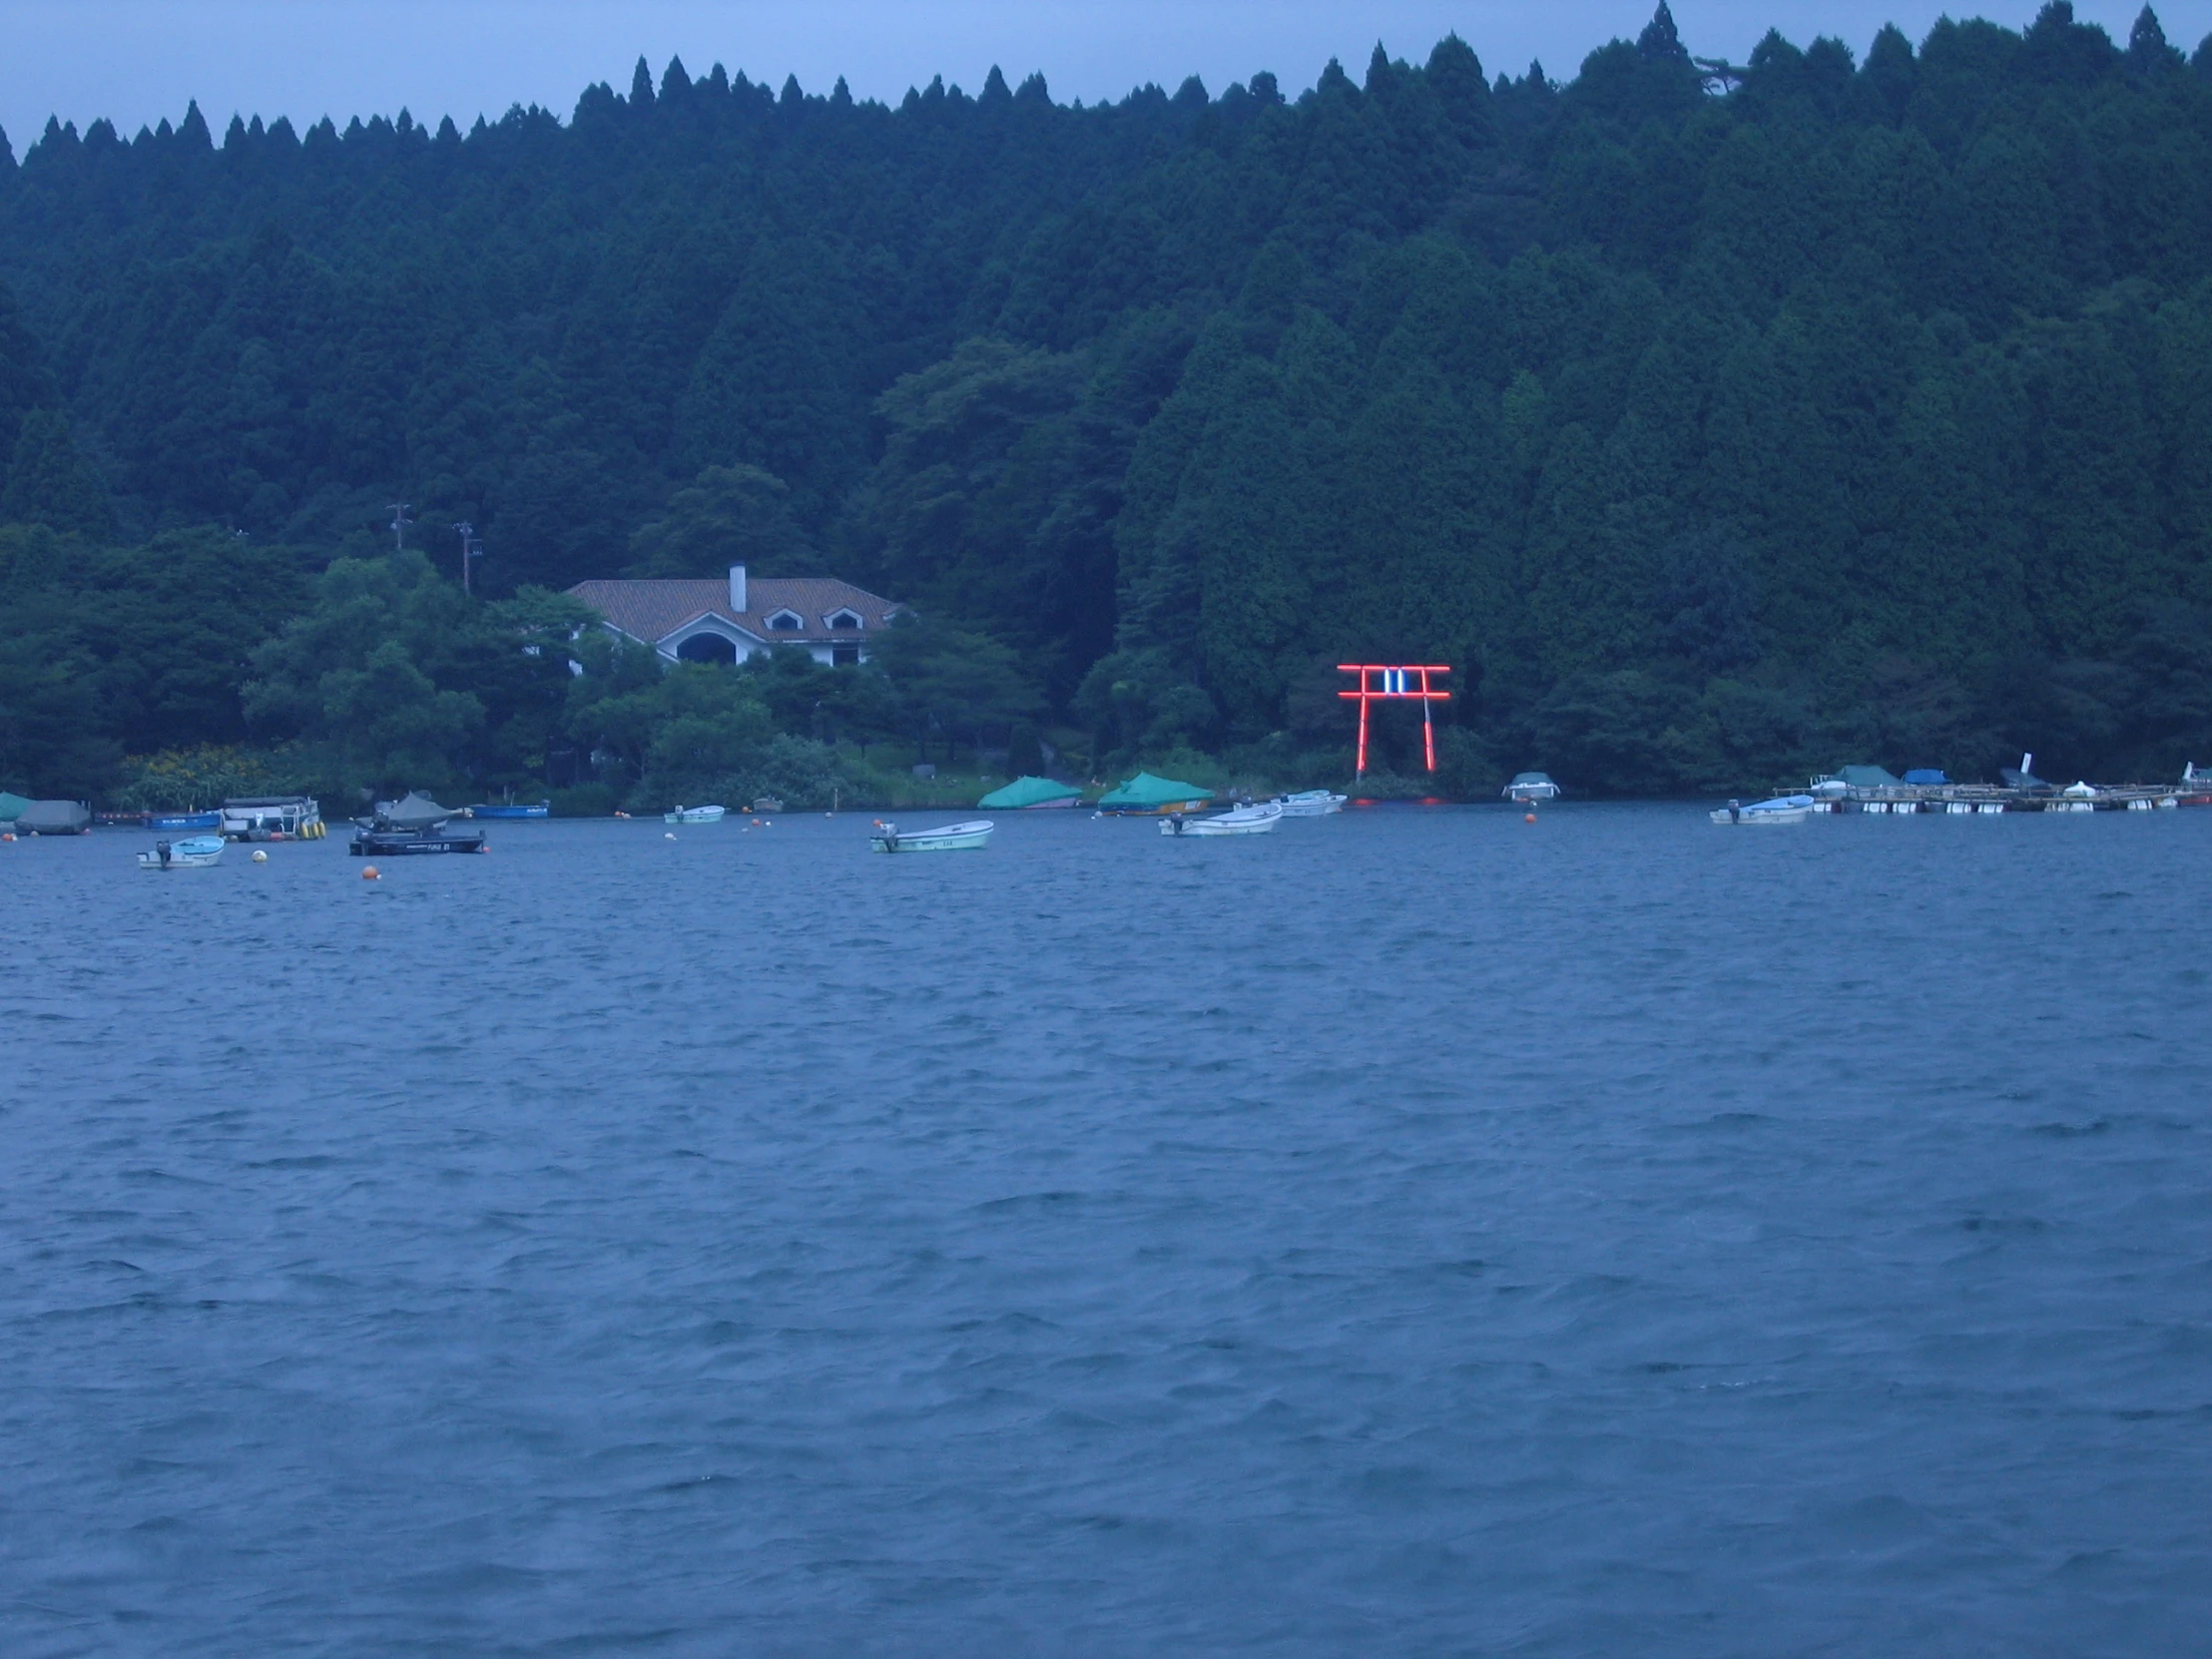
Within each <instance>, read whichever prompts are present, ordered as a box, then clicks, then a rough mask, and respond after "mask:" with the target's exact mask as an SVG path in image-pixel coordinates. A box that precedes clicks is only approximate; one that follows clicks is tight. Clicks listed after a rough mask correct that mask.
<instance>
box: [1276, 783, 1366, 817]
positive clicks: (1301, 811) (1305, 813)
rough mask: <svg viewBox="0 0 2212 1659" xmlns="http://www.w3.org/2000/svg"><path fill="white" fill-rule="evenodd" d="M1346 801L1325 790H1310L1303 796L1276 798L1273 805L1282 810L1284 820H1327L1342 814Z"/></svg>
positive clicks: (1343, 797) (1342, 797) (1344, 797)
mask: <svg viewBox="0 0 2212 1659" xmlns="http://www.w3.org/2000/svg"><path fill="white" fill-rule="evenodd" d="M1348 799H1349V797H1346V796H1341V795H1333V794H1331V793H1330V792H1329V791H1327V790H1311V791H1308V792H1307V793H1305V794H1303V795H1285V796H1278V797H1277V798H1276V799H1275V801H1274V803H1273V805H1275V806H1277V807H1280V808H1282V809H1283V816H1284V817H1285V818H1327V817H1328V816H1329V815H1330V814H1331V813H1341V812H1343V811H1344V810H1345V802H1346V801H1347V800H1348Z"/></svg>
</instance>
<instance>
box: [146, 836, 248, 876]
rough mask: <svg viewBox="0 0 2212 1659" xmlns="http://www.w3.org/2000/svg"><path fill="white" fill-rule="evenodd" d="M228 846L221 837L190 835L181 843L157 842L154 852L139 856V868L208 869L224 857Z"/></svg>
mask: <svg viewBox="0 0 2212 1659" xmlns="http://www.w3.org/2000/svg"><path fill="white" fill-rule="evenodd" d="M227 844H228V843H227V842H226V841H225V840H224V838H223V837H222V836H221V835H188V836H186V837H185V839H183V840H181V841H156V842H155V843H154V850H153V851H151V852H141V853H140V854H139V868H141V869H206V868H207V867H208V866H209V865H210V864H212V863H214V862H215V861H216V860H217V859H218V858H220V857H222V856H223V848H224V847H225V846H226V845H227Z"/></svg>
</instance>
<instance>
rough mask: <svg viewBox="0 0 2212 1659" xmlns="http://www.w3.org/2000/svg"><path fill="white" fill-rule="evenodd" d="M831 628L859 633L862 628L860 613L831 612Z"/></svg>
mask: <svg viewBox="0 0 2212 1659" xmlns="http://www.w3.org/2000/svg"><path fill="white" fill-rule="evenodd" d="M830 627H831V628H835V629H841V630H845V631H849V632H857V631H858V630H859V627H860V613H859V612H858V611H831V612H830Z"/></svg>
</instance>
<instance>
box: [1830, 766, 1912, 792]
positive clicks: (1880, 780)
mask: <svg viewBox="0 0 2212 1659" xmlns="http://www.w3.org/2000/svg"><path fill="white" fill-rule="evenodd" d="M1836 776H1837V777H1839V778H1841V779H1842V780H1843V781H1844V782H1845V783H1847V784H1849V785H1850V786H1851V787H1852V788H1853V789H1855V790H1888V789H1895V788H1896V787H1897V784H1898V780H1897V778H1896V776H1895V775H1893V774H1892V773H1891V772H1890V771H1889V769H1888V768H1886V767H1839V768H1837V769H1836Z"/></svg>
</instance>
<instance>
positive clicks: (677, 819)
mask: <svg viewBox="0 0 2212 1659" xmlns="http://www.w3.org/2000/svg"><path fill="white" fill-rule="evenodd" d="M729 814H730V809H729V808H727V807H686V808H684V809H683V810H682V811H681V812H674V813H663V814H662V815H661V822H662V823H663V824H720V823H721V822H722V821H723V820H724V819H725V818H727V817H728V816H729Z"/></svg>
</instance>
